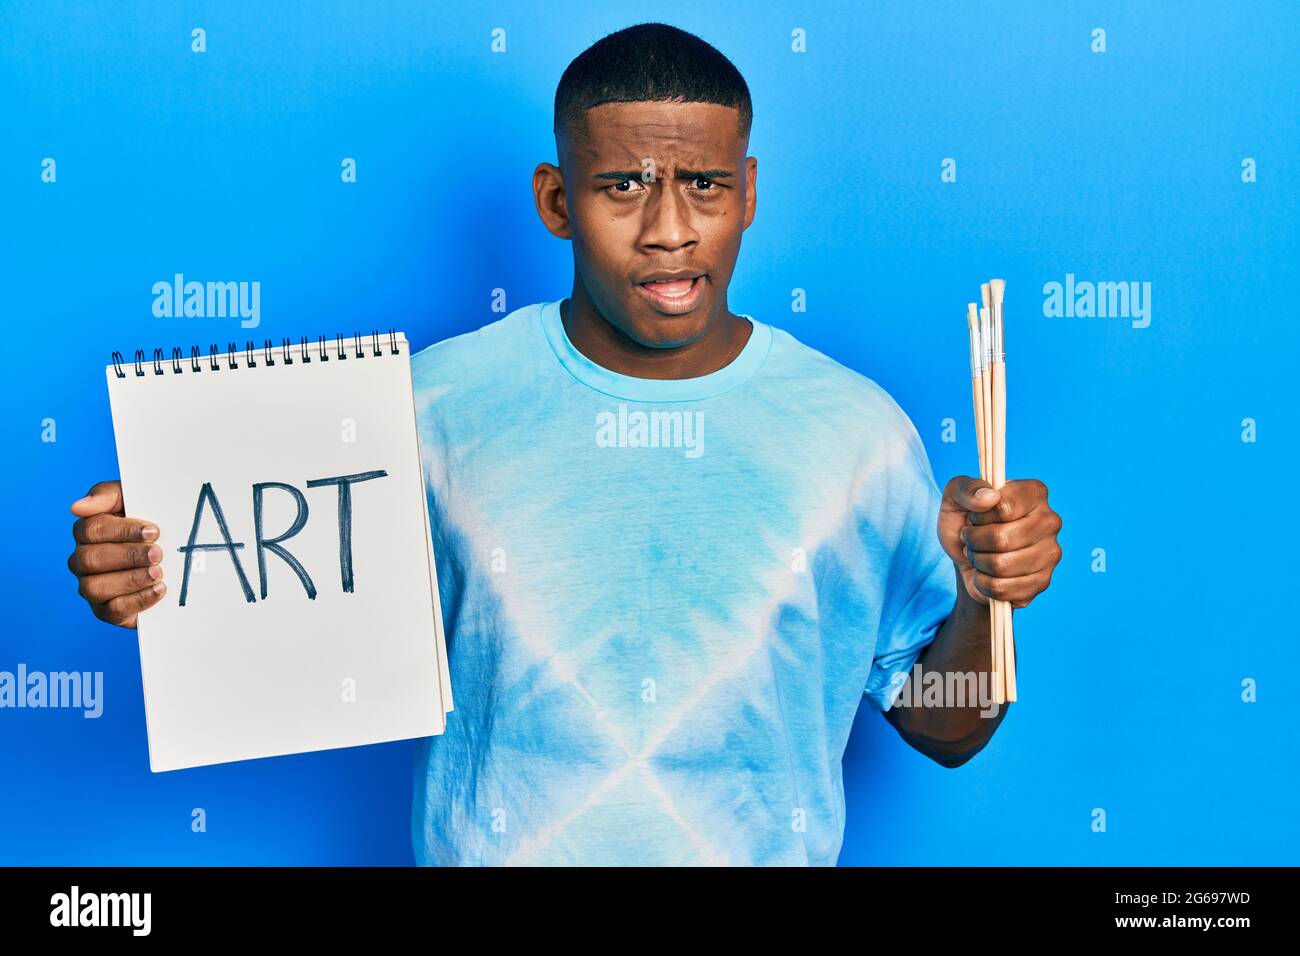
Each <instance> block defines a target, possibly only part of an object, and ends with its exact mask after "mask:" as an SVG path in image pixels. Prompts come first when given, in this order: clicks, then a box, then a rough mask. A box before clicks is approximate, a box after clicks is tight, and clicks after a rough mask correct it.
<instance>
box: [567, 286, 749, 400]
mask: <svg viewBox="0 0 1300 956" xmlns="http://www.w3.org/2000/svg"><path fill="white" fill-rule="evenodd" d="M560 318H561V320H562V321H563V322H564V332H565V334H566V335H567V336H568V337H569V341H570V342H572V343H573V347H574V348H576V349H577V350H578V351H579V352H581V353H582V354H583V355H585V356H586V357H587V358H589V359H591V361H593V362H595V363H596V364H597V365H600V366H602V367H603V368H607V369H609V370H610V371H611V372H617V373H618V374H620V375H630V376H632V377H634V378H651V379H681V378H698V377H700V376H701V375H708V374H710V373H711V372H716V371H717V370H718V369H720V368H723V367H725V366H727V365H729V364H730V363H731V362H732V361H733V360H734V359H735V358H736V356H737V355H739V354H740V353H741V351H742V350H743V349H744V348H745V343H746V342H748V341H749V336H750V333H751V332H753V330H754V327H753V326H752V325H751V324H750V323H749V320H747V319H743V318H741V317H740V316H738V315H732V314H731V312H730V311H729V310H728V309H727V303H726V297H725V296H724V297H723V298H722V301H721V302H720V303H719V305H718V309H717V313H716V314H715V315H714V317H713V318H712V319H711V320H710V321H709V324H708V328H707V329H706V330H705V332H704V334H703V335H701V336H700V337H699V338H698V339H696V340H695V341H693V342H688V343H686V344H685V345H678V346H674V347H671V348H652V347H650V346H648V345H642V344H641V343H640V342H636V341H633V340H632V339H630V338H628V337H627V335H625V334H624V333H623V332H622V330H620V329H619V328H618V327H617V326H615V325H613V324H611V323H610V322H608V321H606V320H605V317H604V316H602V315H601V314H600V312H599V310H597V308H596V306H595V304H594V303H593V302H592V301H591V299H590V297H589V296H588V295H587V294H586V289H585V288H583V287H582V285H581V283H579V282H575V283H574V287H573V295H572V297H571V298H568V299H565V300H564V301H563V302H561V303H560Z"/></svg>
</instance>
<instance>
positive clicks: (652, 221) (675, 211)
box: [640, 180, 700, 252]
mask: <svg viewBox="0 0 1300 956" xmlns="http://www.w3.org/2000/svg"><path fill="white" fill-rule="evenodd" d="M660 187H661V188H659V189H657V190H655V193H656V195H654V196H653V197H652V198H651V200H650V202H649V203H647V204H646V206H645V218H644V221H643V224H642V227H641V238H640V242H641V247H642V248H643V249H646V250H657V251H666V252H675V251H676V250H678V249H683V248H690V247H691V246H693V245H695V244H696V243H697V242H699V241H700V234H699V233H698V232H697V231H696V230H695V227H694V225H693V224H692V222H691V220H692V215H693V212H692V210H691V207H690V200H688V199H687V198H686V196H684V195H683V194H682V191H681V190H679V189H674V188H673V181H672V180H661V182H660Z"/></svg>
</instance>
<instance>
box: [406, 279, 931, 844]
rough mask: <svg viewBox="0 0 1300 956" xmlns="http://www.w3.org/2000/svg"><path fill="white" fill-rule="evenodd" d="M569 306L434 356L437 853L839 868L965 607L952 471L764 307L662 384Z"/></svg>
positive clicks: (866, 387)
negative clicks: (865, 734) (940, 648)
mask: <svg viewBox="0 0 1300 956" xmlns="http://www.w3.org/2000/svg"><path fill="white" fill-rule="evenodd" d="M559 305H560V304H559V302H558V301H556V302H548V303H544V304H537V305H531V306H528V307H526V308H522V309H518V310H517V311H515V312H512V313H511V314H510V315H507V316H506V317H505V318H503V319H501V320H499V321H497V322H494V323H492V324H490V325H488V326H485V327H484V328H481V329H479V330H478V331H476V332H470V333H468V334H466V335H461V336H457V337H455V338H452V339H448V340H447V341H444V342H440V343H438V344H436V345H433V346H430V347H429V348H426V349H424V350H423V351H421V352H419V353H417V354H416V355H414V356H413V357H412V366H413V368H412V371H413V376H414V382H415V399H416V413H417V418H418V422H419V428H420V441H421V451H422V456H423V459H424V465H425V472H426V480H427V488H428V494H429V506H430V519H431V522H432V533H433V539H434V546H435V548H436V549H437V569H438V582H439V585H440V588H441V591H442V609H443V615H444V622H445V624H446V634H447V645H448V654H449V658H450V670H451V682H452V689H453V692H454V696H455V710H454V711H452V713H450V714H448V716H447V730H446V733H445V734H444V735H442V736H440V737H429V738H425V739H423V740H421V741H419V743H418V748H417V756H416V770H415V794H414V802H413V807H412V836H413V840H414V846H415V854H416V859H417V861H418V862H419V863H421V864H490V865H498V864H524V865H552V864H560V865H563V864H580V865H621V864H640V865H656V864H667V865H686V864H795V865H802V864H823V865H830V864H834V863H835V861H836V858H837V857H838V855H839V850H840V845H841V842H842V841H843V835H844V788H843V774H842V770H841V759H842V757H843V754H844V748H845V744H846V742H847V740H848V736H849V730H850V727H851V726H852V723H853V718H854V715H855V714H856V712H857V710H858V706H859V704H860V703H861V701H862V698H863V695H864V694H865V695H866V698H867V700H868V701H870V703H871V705H872V706H873V707H874V708H875V709H877V710H880V711H884V710H886V709H888V707H889V706H890V704H891V702H892V697H893V695H894V693H896V691H897V690H898V689H899V688H900V687H901V686H902V684H903V682H904V681H905V680H906V678H907V676H908V673H909V671H910V669H911V667H912V665H913V663H914V662H915V660H916V658H917V657H918V656H919V654H920V652H921V650H922V649H923V648H924V647H925V645H926V644H928V643H929V642H930V641H932V640H933V639H934V636H935V633H936V631H937V630H938V628H939V626H940V625H941V624H942V623H943V621H944V619H945V618H946V617H947V616H948V614H949V613H950V612H951V610H952V607H953V603H954V601H955V600H956V579H955V571H954V568H953V565H952V561H951V560H950V559H949V558H948V557H947V555H945V554H944V552H943V550H942V548H941V547H940V545H939V542H938V539H937V535H936V523H937V519H938V509H939V500H940V495H939V490H938V488H937V487H936V485H935V481H934V477H933V475H932V473H931V470H930V464H929V461H928V459H927V457H926V453H925V448H924V446H923V445H922V443H921V439H920V437H919V436H918V435H917V433H916V429H915V428H914V427H913V426H912V423H911V421H910V420H909V419H908V418H907V416H906V415H905V414H904V413H903V411H902V410H901V409H900V408H899V407H898V405H897V404H896V403H895V402H894V401H893V399H891V398H890V397H889V395H888V394H887V393H886V392H885V391H884V390H883V389H881V388H880V387H879V386H878V385H876V384H875V383H874V382H872V381H871V380H870V379H867V378H865V377H863V376H862V375H860V374H858V373H856V372H853V371H851V370H850V369H848V368H845V367H844V366H842V365H840V364H838V363H836V362H835V361H833V360H831V359H829V358H827V357H826V356H825V355H823V354H821V353H820V352H817V351H814V350H813V349H811V348H809V347H807V346H805V345H803V344H801V343H800V342H798V341H796V340H795V339H794V338H793V337H792V336H791V335H789V334H788V333H786V332H783V331H781V330H780V329H776V328H773V327H771V326H768V325H764V324H763V323H761V322H758V321H756V320H754V319H753V318H752V317H750V316H746V318H748V319H749V320H750V322H751V323H752V324H753V332H752V333H751V335H750V338H749V340H748V342H747V344H746V345H745V347H744V350H743V351H742V352H741V353H740V355H739V356H737V357H736V358H735V359H734V360H733V361H732V362H731V363H730V364H729V365H727V366H726V367H725V368H722V369H720V370H718V371H716V372H713V373H712V374H709V375H704V376H701V377H698V378H691V379H681V380H673V381H661V380H650V379H641V378H634V377H630V376H626V375H621V374H618V373H616V372H612V371H610V370H608V369H605V368H603V367H601V366H599V365H596V364H595V363H593V362H592V361H590V360H589V359H587V358H586V357H585V356H584V355H582V353H580V352H579V351H577V349H575V348H574V346H573V345H572V343H570V341H569V339H568V337H567V335H566V334H565V331H564V326H563V323H562V322H561V320H560V309H559Z"/></svg>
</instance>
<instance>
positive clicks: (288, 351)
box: [112, 329, 401, 378]
mask: <svg viewBox="0 0 1300 956" xmlns="http://www.w3.org/2000/svg"><path fill="white" fill-rule="evenodd" d="M380 334H381V333H380V332H379V330H378V329H371V330H370V354H371V355H373V356H375V357H376V358H378V357H379V356H381V355H383V350H382V349H381V348H380V347H379V336H380ZM387 334H388V346H389V349H388V351H389V354H390V355H400V354H401V350H400V349H399V348H398V347H397V330H396V329H389V330H388V333H387ZM325 338H326V337H325V336H324V335H318V336H317V337H316V351H317V360H318V361H321V362H328V361H329V360H330V354H329V353H330V351H333V352H334V357H335V358H336V359H338V360H339V361H344V360H346V359H347V358H348V357H349V356H348V352H347V350H346V349H345V348H344V347H343V335H342V333H338V332H336V333H335V335H334V348H333V349H332V350H331V349H329V348H328V347H327V346H326V344H325ZM275 348H276V346H275V343H273V342H272V341H271V340H270V339H263V340H262V345H261V351H262V364H263V365H265V366H268V367H272V368H273V367H274V366H275V357H274V355H273V354H272V353H273V352H274V350H275ZM279 348H280V360H281V362H282V363H283V364H284V365H293V364H294V360H293V354H292V350H293V348H294V346H293V344H292V343H291V342H290V340H289V339H287V338H282V339H281V340H280V346H279ZM297 348H298V361H299V362H300V363H301V364H303V365H309V364H311V361H312V355H311V351H310V348H309V346H308V344H307V336H305V335H304V336H300V337H299V339H298V346H297ZM257 350H258V346H257V344H256V343H255V342H254V341H253V340H252V339H248V340H246V341H245V343H244V348H243V349H242V350H241V349H240V348H239V345H238V344H237V343H235V342H228V343H227V344H226V348H225V352H226V366H225V367H226V368H228V369H237V368H240V367H241V366H240V365H239V364H238V363H239V359H238V353H239V352H240V351H242V352H243V353H244V364H243V366H242V367H243V368H246V369H253V368H258V367H259V366H258V362H257V359H256V358H254V355H253V353H254V352H256V351H257ZM352 350H353V351H352V357H354V358H365V357H366V348H365V345H364V344H363V336H362V335H361V333H360V332H355V333H353V335H352ZM220 351H221V349H220V348H219V347H218V346H217V343H215V342H213V343H211V344H210V345H209V346H208V369H209V370H210V371H213V372H219V371H221V370H222V366H221V363H220V362H219V361H218V359H217V354H218V352H220ZM184 355H185V353H184V350H182V349H181V347H180V346H172V354H171V367H172V368H171V370H172V374H174V375H179V374H180V373H182V372H184V371H185V368H184V367H183V365H184ZM202 356H203V349H202V348H201V347H200V346H198V345H191V346H190V362H189V365H190V368H189V370H190V371H191V372H202V371H203V366H202V364H201V363H200V359H201V358H202ZM166 361H167V359H166V353H165V352H164V351H163V350H162V349H161V348H155V349H154V350H153V357H152V358H146V356H145V350H144V349H136V350H135V357H134V358H133V359H132V361H131V364H132V365H134V366H135V374H136V377H137V378H144V377H145V376H146V374H147V373H146V372H145V369H144V367H145V365H146V364H149V365H152V366H153V373H154V375H163V374H165V372H166V369H164V368H163V365H164V364H165V363H166ZM112 363H113V373H114V375H115V376H116V377H117V378H126V377H127V373H126V368H125V366H126V364H127V361H126V359H125V358H124V357H123V355H122V353H121V352H114V353H113V355H112Z"/></svg>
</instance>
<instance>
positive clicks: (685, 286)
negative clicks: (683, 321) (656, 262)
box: [636, 275, 705, 315]
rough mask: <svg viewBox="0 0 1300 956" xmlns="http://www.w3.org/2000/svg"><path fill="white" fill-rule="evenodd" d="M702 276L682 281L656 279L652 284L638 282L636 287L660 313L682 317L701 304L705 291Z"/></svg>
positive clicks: (682, 279)
mask: <svg viewBox="0 0 1300 956" xmlns="http://www.w3.org/2000/svg"><path fill="white" fill-rule="evenodd" d="M704 279H705V277H704V276H702V275H698V276H691V277H686V276H683V277H682V278H680V279H655V280H652V281H650V282H638V283H636V287H637V289H638V290H640V292H641V294H642V295H643V296H645V297H646V299H648V300H649V302H650V304H651V305H652V306H654V308H656V309H658V310H659V311H660V312H664V313H667V314H668V315H681V314H683V313H685V312H690V311H691V310H692V309H694V308H695V307H696V306H697V305H699V302H700V296H701V294H702V292H703V290H704Z"/></svg>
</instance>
